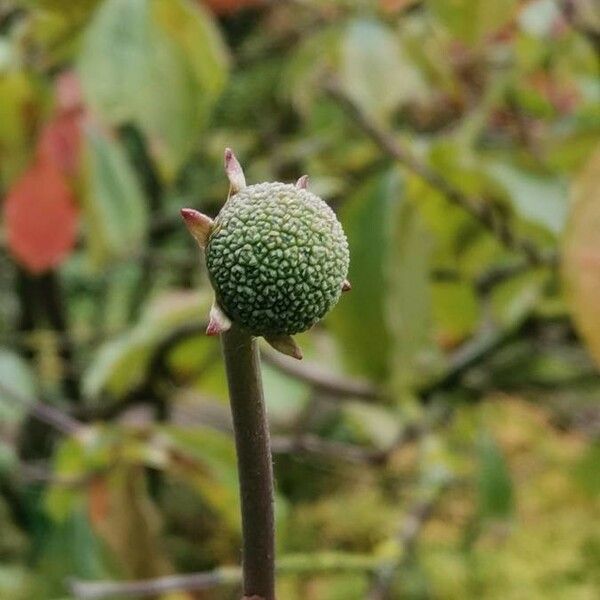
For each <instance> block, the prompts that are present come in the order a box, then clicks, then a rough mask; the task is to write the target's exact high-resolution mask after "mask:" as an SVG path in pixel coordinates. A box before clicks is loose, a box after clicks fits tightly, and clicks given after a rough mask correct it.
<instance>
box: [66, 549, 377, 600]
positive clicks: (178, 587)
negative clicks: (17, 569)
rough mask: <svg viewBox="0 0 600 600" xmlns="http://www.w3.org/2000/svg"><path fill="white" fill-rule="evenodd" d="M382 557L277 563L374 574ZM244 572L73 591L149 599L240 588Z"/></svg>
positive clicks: (86, 597) (86, 585)
mask: <svg viewBox="0 0 600 600" xmlns="http://www.w3.org/2000/svg"><path fill="white" fill-rule="evenodd" d="M381 566H382V562H381V559H380V558H379V557H375V556H369V555H361V554H345V553H338V552H323V553H315V554H311V555H288V556H284V557H283V558H282V559H281V560H280V561H279V562H278V564H277V573H278V574H280V575H301V574H318V573H343V572H363V573H372V572H375V571H377V569H379V568H381ZM241 580H242V572H241V569H239V568H237V567H221V568H218V569H215V570H214V571H208V572H206V573H192V574H189V575H170V576H167V577H158V578H156V579H147V580H143V581H80V580H76V579H71V580H70V581H69V588H70V591H71V593H72V594H73V596H75V597H76V598H77V599H78V600H101V599H103V598H114V597H125V596H127V597H129V598H148V597H152V596H157V595H160V594H164V593H167V592H175V591H199V590H206V589H211V588H214V587H217V586H228V585H229V586H233V585H239V583H240V582H241Z"/></svg>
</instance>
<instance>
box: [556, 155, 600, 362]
mask: <svg viewBox="0 0 600 600" xmlns="http://www.w3.org/2000/svg"><path fill="white" fill-rule="evenodd" d="M563 249H564V250H563V264H562V275H563V279H564V281H565V285H566V292H567V300H568V302H569V305H570V308H571V312H572V314H573V318H574V320H575V323H576V325H577V327H578V328H579V331H580V332H581V334H582V336H583V338H584V339H585V341H586V342H587V344H588V346H589V349H590V351H591V353H592V355H593V356H594V358H595V360H596V362H597V363H598V362H600V319H599V318H598V306H599V305H600V148H598V149H597V150H596V152H595V153H594V154H593V155H592V157H591V158H590V160H589V161H588V163H587V164H586V165H585V167H584V168H583V170H582V171H581V173H580V174H579V176H578V177H577V179H576V180H575V182H574V184H573V187H572V190H571V214H570V218H569V222H568V225H567V230H566V232H565V237H564V243H563Z"/></svg>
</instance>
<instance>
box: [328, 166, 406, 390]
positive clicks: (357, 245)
mask: <svg viewBox="0 0 600 600" xmlns="http://www.w3.org/2000/svg"><path fill="white" fill-rule="evenodd" d="M401 193H402V182H401V179H400V175H399V174H398V172H397V171H396V170H391V171H386V172H385V173H382V174H378V175H377V176H375V177H373V178H371V179H370V180H369V181H367V183H365V184H364V185H363V186H361V187H360V188H359V189H358V190H357V191H356V192H355V193H354V194H353V195H352V196H351V197H350V198H349V199H348V201H347V202H346V203H345V204H344V206H343V207H342V210H341V212H340V218H341V221H342V225H343V227H344V231H345V232H346V235H347V236H348V243H349V246H350V257H351V258H350V271H349V279H350V281H351V282H352V291H351V292H350V293H349V294H345V295H344V296H343V297H342V299H341V300H340V302H339V304H338V305H337V306H336V308H335V310H333V311H332V312H331V314H330V316H329V317H328V322H329V323H331V325H332V328H333V330H334V331H335V333H336V335H337V337H338V340H339V341H340V343H341V345H342V347H343V351H344V357H345V359H346V361H347V363H348V365H349V366H350V367H351V368H352V369H354V370H355V371H357V372H360V373H364V374H365V375H367V376H370V377H372V378H373V379H375V380H381V379H386V378H387V376H388V374H389V371H390V356H389V355H390V351H391V345H392V340H391V336H390V331H389V328H388V326H387V321H386V315H385V302H386V299H385V296H386V291H387V284H388V281H387V270H386V264H387V263H388V262H389V260H390V256H391V252H392V243H393V221H394V220H395V215H396V214H397V209H398V204H399V198H400V194H401Z"/></svg>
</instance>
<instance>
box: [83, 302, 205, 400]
mask: <svg viewBox="0 0 600 600" xmlns="http://www.w3.org/2000/svg"><path fill="white" fill-rule="evenodd" d="M210 302H211V298H210V295H209V294H206V293H197V292H187V293H185V292H172V293H169V292H166V293H164V294H163V295H162V296H160V297H158V298H156V299H155V300H154V301H153V302H152V303H151V304H150V306H148V307H147V308H146V310H145V312H144V314H143V315H142V317H141V319H140V321H139V322H138V324H137V325H136V326H135V327H133V328H132V329H130V330H129V331H127V332H125V333H124V334H122V335H121V336H119V337H117V338H114V339H112V340H110V341H108V342H106V343H105V344H104V345H103V346H101V347H100V348H99V349H98V351H97V353H96V355H95V357H94V358H93V360H92V361H91V363H90V365H89V367H88V369H87V371H86V372H85V374H84V378H83V389H84V392H85V394H86V396H87V397H89V398H97V397H98V396H99V395H100V394H101V393H102V391H104V390H106V391H108V392H109V393H110V394H112V395H113V396H114V397H115V398H120V397H122V396H123V395H125V394H126V393H127V392H129V391H131V390H132V389H134V388H135V387H136V386H138V385H139V384H140V383H141V382H142V381H143V380H144V378H145V377H146V374H147V371H148V368H149V366H150V364H149V363H150V358H151V356H152V354H153V352H154V350H155V349H156V347H157V346H158V345H159V344H160V343H161V342H162V341H163V340H164V339H165V338H166V337H168V336H169V335H170V334H171V333H172V332H173V331H174V330H176V329H177V328H179V327H181V326H183V325H188V324H193V323H198V324H199V323H200V322H201V320H202V319H205V318H206V317H205V316H204V315H207V314H208V310H209V307H210Z"/></svg>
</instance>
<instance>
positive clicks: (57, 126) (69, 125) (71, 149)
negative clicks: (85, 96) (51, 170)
mask: <svg viewBox="0 0 600 600" xmlns="http://www.w3.org/2000/svg"><path fill="white" fill-rule="evenodd" d="M80 150H81V116H80V114H79V113H76V112H69V113H64V114H59V115H58V116H56V117H54V119H53V120H52V121H50V122H49V123H47V124H46V125H45V126H44V128H43V129H42V133H41V134H40V138H39V140H38V147H37V151H38V157H39V159H40V161H41V162H44V163H48V162H51V163H53V164H54V165H55V166H56V167H58V169H59V170H60V171H62V173H64V174H65V175H68V176H73V175H75V174H76V173H77V169H78V167H79V156H80Z"/></svg>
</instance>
